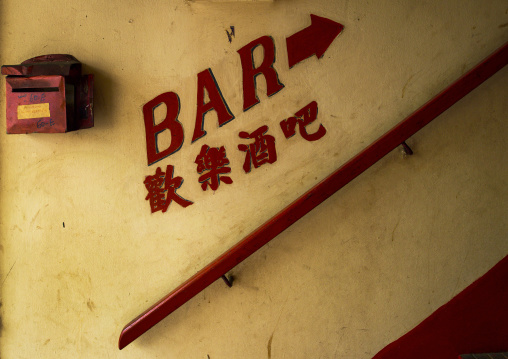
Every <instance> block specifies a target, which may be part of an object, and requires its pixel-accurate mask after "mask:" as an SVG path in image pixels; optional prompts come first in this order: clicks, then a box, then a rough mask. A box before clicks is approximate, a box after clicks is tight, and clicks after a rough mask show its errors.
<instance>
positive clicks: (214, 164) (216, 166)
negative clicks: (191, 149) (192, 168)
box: [194, 145, 233, 191]
mask: <svg viewBox="0 0 508 359" xmlns="http://www.w3.org/2000/svg"><path fill="white" fill-rule="evenodd" d="M194 163H196V164H197V165H198V168H197V171H198V173H199V174H201V173H203V172H204V171H209V172H207V173H205V174H204V175H202V176H201V177H199V182H200V183H201V188H202V189H203V191H206V189H207V187H208V186H210V188H211V189H212V190H213V191H215V190H217V188H219V184H220V182H221V181H222V182H224V183H227V184H231V183H233V180H232V179H231V178H230V177H228V176H222V175H223V174H226V173H230V172H231V168H229V167H227V166H226V165H228V164H229V160H228V158H227V157H226V149H225V148H224V146H222V147H221V148H218V147H212V148H210V147H208V146H207V145H203V147H201V152H199V155H197V157H196V161H194Z"/></svg>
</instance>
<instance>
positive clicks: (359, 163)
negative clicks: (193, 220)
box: [118, 43, 508, 349]
mask: <svg viewBox="0 0 508 359" xmlns="http://www.w3.org/2000/svg"><path fill="white" fill-rule="evenodd" d="M507 63H508V43H505V44H504V45H503V46H502V47H501V48H499V49H498V50H496V51H495V52H494V53H492V54H491V55H490V56H489V57H487V58H486V59H484V60H483V61H482V62H481V63H480V64H478V65H476V66H475V67H474V68H473V69H471V70H470V71H469V72H467V73H466V74H464V75H463V76H462V77H460V78H459V79H458V80H457V81H455V82H454V83H453V84H452V85H450V86H449V87H448V88H446V89H445V90H444V91H442V92H441V93H440V94H438V95H437V96H435V97H434V98H432V99H431V100H430V101H429V102H427V103H426V104H425V105H423V106H422V107H420V108H419V109H418V110H416V111H415V112H413V113H412V114H411V115H409V116H408V117H407V118H406V119H404V120H403V121H402V122H400V123H399V124H398V125H396V126H395V127H394V128H392V129H391V130H389V131H388V132H387V133H385V134H384V135H383V136H381V137H380V138H379V139H377V140H376V141H375V142H374V143H372V144H371V145H370V146H368V147H367V148H365V149H364V150H363V151H361V152H360V153H359V154H357V155H356V156H355V157H353V158H352V159H350V160H349V161H348V162H346V163H345V164H344V165H342V166H341V167H340V168H339V169H337V170H336V171H335V172H333V173H332V174H331V175H329V176H328V177H326V178H325V179H324V180H322V181H321V182H320V183H318V184H317V185H315V186H314V187H313V188H311V189H310V190H309V191H307V192H306V193H305V194H303V195H302V196H301V197H300V198H298V199H297V200H295V201H294V202H293V203H291V204H290V205H289V206H287V207H286V208H285V209H283V210H282V211H281V212H279V213H278V214H277V215H275V216H274V217H272V218H271V219H270V220H268V221H267V222H265V223H264V224H263V225H261V226H260V227H258V228H257V229H256V230H255V231H253V232H252V233H250V234H249V235H248V236H247V237H245V238H244V239H242V240H241V241H240V242H238V243H237V244H236V245H234V246H233V247H231V248H230V249H229V250H227V251H226V252H225V253H223V254H222V255H221V256H219V257H218V258H217V259H215V260H214V261H213V262H211V263H210V264H208V265H207V266H206V267H204V268H203V269H202V270H200V271H199V272H197V273H196V274H195V275H194V276H192V277H191V278H190V279H188V280H187V281H186V282H184V283H183V284H181V285H180V286H179V287H178V288H176V289H175V290H173V291H172V292H171V293H169V294H168V295H166V296H165V297H164V298H162V299H161V300H160V301H158V302H157V303H156V304H154V305H153V306H152V307H150V308H149V309H148V310H146V311H145V312H144V313H142V314H141V315H139V316H138V317H137V318H135V319H134V320H132V321H131V322H130V323H129V324H127V325H126V326H125V327H124V328H123V330H122V332H121V334H120V338H119V341H118V347H119V348H120V349H123V348H124V347H125V346H127V345H128V344H130V343H131V342H132V341H134V340H135V339H136V338H138V337H139V336H141V335H142V334H143V333H145V332H146V331H147V330H149V329H150V328H151V327H153V326H154V325H155V324H157V323H158V322H160V321H161V320H162V319H164V318H165V317H166V316H168V315H169V314H171V313H172V312H173V311H175V310H176V309H177V308H179V307H180V306H181V305H183V304H184V303H186V302H187V301H188V300H190V299H191V298H192V297H194V296H195V295H196V294H198V293H199V292H201V291H202V290H203V289H205V288H206V287H208V286H209V285H210V284H211V283H213V282H214V281H216V280H217V279H219V278H220V277H221V276H222V275H224V274H225V273H227V272H228V271H229V270H231V269H232V268H233V267H235V266H236V265H237V264H239V263H240V262H242V261H243V260H244V259H246V258H247V257H249V256H250V255H251V254H253V253H254V252H256V251H257V250H258V249H259V248H261V247H262V246H263V245H265V244H266V243H268V242H269V241H271V240H272V239H273V238H275V237H276V236H277V235H278V234H279V233H281V232H282V231H284V230H285V229H286V228H288V227H289V226H291V225H292V224H293V223H295V222H296V221H298V220H299V219H300V218H302V217H303V216H304V215H305V214H307V213H308V212H310V211H311V210H312V209H314V208H315V207H316V206H318V205H319V204H320V203H322V202H323V201H324V200H326V199H327V198H328V197H330V196H331V195H332V194H334V193H335V192H337V191H338V190H339V189H341V188H342V187H344V186H345V185H346V184H348V183H349V182H351V181H352V180H353V179H355V178H356V177H357V176H358V175H360V174H361V173H362V172H364V171H365V170H367V169H368V168H369V167H370V166H372V165H373V164H375V163H376V162H377V161H379V160H380V159H381V158H383V157H384V156H385V155H387V154H388V153H389V152H391V151H392V150H393V149H395V148H396V147H397V146H399V145H400V144H401V143H402V142H404V141H406V140H407V139H408V138H409V137H411V136H412V135H414V134H415V133H416V132H418V131H419V130H420V129H422V128H423V127H424V126H425V125H427V124H428V123H429V122H431V121H432V120H433V119H435V118H436V117H437V116H439V115H440V114H441V113H443V112H444V111H446V110H447V109H448V108H450V107H451V106H452V105H453V104H455V103H456V102H457V101H459V100H460V99H461V98H463V97H464V96H465V95H467V94H468V93H469V92H471V91H472V90H474V89H475V88H476V87H477V86H479V85H480V84H481V83H483V82H484V81H485V80H487V79H488V78H489V77H491V76H492V75H494V74H495V73H496V72H497V71H499V70H500V69H502V68H503V67H504V66H505V65H506V64H507Z"/></svg>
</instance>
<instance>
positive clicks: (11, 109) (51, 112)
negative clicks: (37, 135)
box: [2, 55, 94, 133]
mask: <svg viewBox="0 0 508 359" xmlns="http://www.w3.org/2000/svg"><path fill="white" fill-rule="evenodd" d="M2 74H3V75H8V76H7V78H6V92H5V93H6V102H7V107H6V109H7V111H6V121H7V133H32V132H45V133H59V132H68V131H74V130H79V129H82V128H90V127H93V125H94V120H93V75H81V62H79V61H78V60H77V59H76V58H75V57H74V56H71V55H43V56H38V57H34V58H31V59H29V60H26V61H24V62H22V63H21V64H20V65H4V66H2Z"/></svg>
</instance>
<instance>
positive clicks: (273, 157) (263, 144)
mask: <svg viewBox="0 0 508 359" xmlns="http://www.w3.org/2000/svg"><path fill="white" fill-rule="evenodd" d="M267 131H268V126H261V127H260V128H258V129H257V130H255V131H254V132H252V133H251V134H249V133H247V132H245V131H242V132H240V133H239V136H240V138H245V139H253V140H254V143H251V144H249V145H238V149H239V150H240V151H244V152H246V154H245V162H244V163H243V170H244V171H245V173H249V172H250V166H251V162H252V164H253V165H254V168H258V167H259V166H261V165H262V164H264V163H267V162H268V163H274V162H275V161H277V152H276V151H275V138H274V137H273V136H270V135H265V133H266V132H267Z"/></svg>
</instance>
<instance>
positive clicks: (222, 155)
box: [144, 101, 326, 213]
mask: <svg viewBox="0 0 508 359" xmlns="http://www.w3.org/2000/svg"><path fill="white" fill-rule="evenodd" d="M317 114H318V105H317V102H316V101H312V102H310V103H309V104H308V105H306V106H304V107H303V108H302V109H300V110H299V111H297V112H296V113H295V114H294V116H292V117H289V118H287V119H284V120H282V121H281V122H280V128H281V130H282V135H283V136H284V138H285V139H289V138H291V137H293V136H294V135H295V134H296V129H297V126H298V132H299V134H300V136H301V137H302V138H303V139H305V140H306V141H311V142H313V141H317V140H319V139H321V138H322V137H323V136H324V135H325V134H326V128H325V127H324V126H323V125H322V124H319V127H318V129H317V130H316V131H315V132H313V133H309V131H307V126H308V125H310V124H312V123H314V122H315V121H316V119H317ZM238 137H239V138H240V139H241V141H243V142H247V143H239V144H238V146H237V147H238V150H239V151H240V152H243V153H244V156H243V166H242V169H243V171H244V172H245V173H246V174H248V173H250V172H251V170H252V169H257V168H259V167H260V166H262V165H265V164H274V163H275V162H276V161H277V149H276V141H275V137H274V136H273V135H272V134H270V129H269V127H268V125H263V126H261V127H259V128H257V129H255V130H254V131H252V132H248V131H240V132H239V133H238ZM194 163H195V164H196V171H197V173H198V175H199V177H198V178H197V181H198V182H199V183H200V184H201V189H202V190H203V191H207V190H208V189H211V190H212V191H217V190H218V189H219V187H220V185H221V184H222V183H225V184H228V185H230V184H233V179H232V178H231V172H232V169H231V167H230V165H231V163H230V160H229V158H228V157H227V154H226V148H225V146H220V147H211V146H209V145H207V144H204V145H202V147H201V150H200V151H199V153H198V154H197V156H196V158H195V161H194ZM173 174H174V167H173V166H172V165H168V166H167V167H166V172H162V170H161V168H160V167H158V168H157V170H156V171H155V174H154V175H151V176H147V177H146V178H145V181H144V184H145V187H146V189H147V191H148V195H147V196H146V198H145V199H146V200H147V201H149V203H150V208H151V211H152V213H154V212H157V211H161V212H163V213H164V212H166V211H167V210H168V208H169V206H170V204H171V203H172V202H173V201H174V202H176V203H177V204H178V205H180V206H182V207H184V208H185V207H187V206H190V205H191V204H193V202H192V201H189V200H187V199H184V198H183V197H181V196H179V195H178V194H177V190H178V189H179V188H180V187H181V186H182V184H183V178H182V177H178V176H177V177H173Z"/></svg>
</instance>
